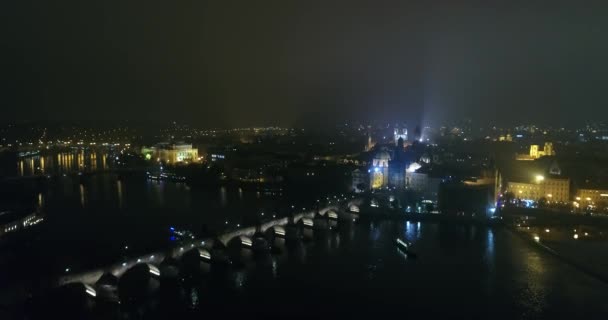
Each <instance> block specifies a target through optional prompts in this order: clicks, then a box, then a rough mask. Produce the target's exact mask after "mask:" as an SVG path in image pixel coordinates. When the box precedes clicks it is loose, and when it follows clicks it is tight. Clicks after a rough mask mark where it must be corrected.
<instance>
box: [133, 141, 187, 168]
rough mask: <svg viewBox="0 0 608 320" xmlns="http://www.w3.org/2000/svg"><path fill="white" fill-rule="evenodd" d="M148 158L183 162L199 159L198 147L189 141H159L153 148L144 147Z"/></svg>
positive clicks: (168, 161)
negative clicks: (194, 146)
mask: <svg viewBox="0 0 608 320" xmlns="http://www.w3.org/2000/svg"><path fill="white" fill-rule="evenodd" d="M142 153H144V154H145V155H146V158H148V159H152V160H156V161H160V162H164V163H181V162H195V161H198V149H196V148H193V147H192V144H188V143H183V142H181V143H167V142H163V143H159V144H157V145H155V146H154V147H152V148H149V149H148V148H144V149H142Z"/></svg>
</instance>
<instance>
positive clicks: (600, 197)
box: [575, 189, 608, 205]
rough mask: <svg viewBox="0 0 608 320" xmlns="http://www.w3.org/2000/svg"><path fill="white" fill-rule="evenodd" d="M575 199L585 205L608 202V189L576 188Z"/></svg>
mask: <svg viewBox="0 0 608 320" xmlns="http://www.w3.org/2000/svg"><path fill="white" fill-rule="evenodd" d="M575 200H576V201H577V202H579V203H581V204H585V205H597V204H598V203H604V205H606V204H608V190H605V189H578V192H577V193H576V198H575Z"/></svg>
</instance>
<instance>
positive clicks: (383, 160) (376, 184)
mask: <svg viewBox="0 0 608 320" xmlns="http://www.w3.org/2000/svg"><path fill="white" fill-rule="evenodd" d="M394 133H395V136H394V139H395V141H396V144H395V145H394V146H393V145H391V144H387V145H384V146H382V147H381V148H378V147H377V146H376V149H378V151H377V152H376V154H375V155H374V158H373V160H372V166H371V168H370V169H369V171H368V172H369V174H370V182H371V183H370V184H371V188H372V189H379V188H385V187H393V188H399V189H402V188H405V186H406V182H405V180H406V176H405V175H406V174H405V171H406V167H407V165H408V164H409V163H410V162H411V161H410V160H408V156H407V151H406V149H405V138H407V130H406V129H403V130H400V129H395V131H394ZM409 158H411V155H410V156H409Z"/></svg>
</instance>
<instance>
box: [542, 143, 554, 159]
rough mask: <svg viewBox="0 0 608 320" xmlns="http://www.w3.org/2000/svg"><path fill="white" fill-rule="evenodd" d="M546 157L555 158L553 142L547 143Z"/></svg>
mask: <svg viewBox="0 0 608 320" xmlns="http://www.w3.org/2000/svg"><path fill="white" fill-rule="evenodd" d="M544 151H545V155H546V156H553V155H555V153H554V151H553V143H552V142H545V148H544Z"/></svg>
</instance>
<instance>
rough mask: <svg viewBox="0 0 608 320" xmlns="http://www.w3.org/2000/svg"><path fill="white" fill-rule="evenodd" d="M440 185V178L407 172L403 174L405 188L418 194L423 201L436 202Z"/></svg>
mask: <svg viewBox="0 0 608 320" xmlns="http://www.w3.org/2000/svg"><path fill="white" fill-rule="evenodd" d="M440 184H441V178H437V177H431V176H430V175H429V174H428V173H418V172H410V171H409V170H408V171H407V172H406V173H405V187H406V188H407V189H408V190H412V191H416V192H418V193H419V194H420V195H421V196H422V197H423V198H424V199H428V200H432V201H437V199H438V196H439V185H440Z"/></svg>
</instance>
